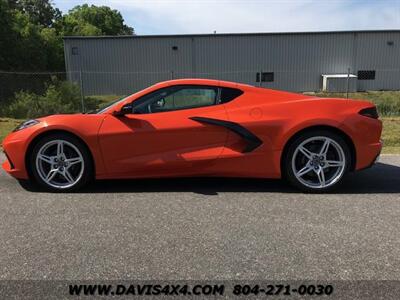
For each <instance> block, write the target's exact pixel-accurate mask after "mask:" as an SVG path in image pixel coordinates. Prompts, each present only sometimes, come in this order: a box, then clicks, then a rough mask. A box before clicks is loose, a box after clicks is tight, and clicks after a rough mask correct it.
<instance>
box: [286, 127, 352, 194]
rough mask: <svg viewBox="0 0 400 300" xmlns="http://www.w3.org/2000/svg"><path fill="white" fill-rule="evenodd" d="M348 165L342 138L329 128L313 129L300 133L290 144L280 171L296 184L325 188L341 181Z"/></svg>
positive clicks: (318, 189) (303, 187) (311, 189)
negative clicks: (282, 168)
mask: <svg viewBox="0 0 400 300" xmlns="http://www.w3.org/2000/svg"><path fill="white" fill-rule="evenodd" d="M350 165H351V155H350V150H349V147H348V145H347V144H346V142H345V140H344V139H343V138H342V137H341V136H340V135H338V134H336V133H334V132H332V131H329V130H315V131H309V132H306V133H304V134H301V135H300V136H299V137H297V138H296V139H295V140H294V141H293V143H291V144H290V145H289V148H288V151H287V154H286V157H285V162H284V168H285V169H284V170H283V171H284V174H286V178H287V179H288V180H289V182H290V183H292V185H294V186H295V187H297V188H299V189H301V190H303V191H306V192H325V191H329V190H331V189H333V188H334V187H336V186H337V185H338V184H339V183H340V182H341V181H342V179H343V176H344V175H345V174H346V173H347V172H348V170H349V167H350Z"/></svg>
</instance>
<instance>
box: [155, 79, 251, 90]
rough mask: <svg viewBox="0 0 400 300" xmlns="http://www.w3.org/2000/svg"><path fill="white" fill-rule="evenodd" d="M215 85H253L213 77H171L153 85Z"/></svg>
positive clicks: (241, 86) (244, 86)
mask: <svg viewBox="0 0 400 300" xmlns="http://www.w3.org/2000/svg"><path fill="white" fill-rule="evenodd" d="M180 84H182V85H190V84H193V85H216V86H224V87H232V88H252V87H253V86H251V85H247V84H241V83H237V82H231V81H223V80H214V79H203V78H183V79H173V80H167V81H162V82H159V83H156V84H155V85H154V86H169V85H180Z"/></svg>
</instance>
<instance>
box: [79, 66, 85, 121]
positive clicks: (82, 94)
mask: <svg viewBox="0 0 400 300" xmlns="http://www.w3.org/2000/svg"><path fill="white" fill-rule="evenodd" d="M79 86H80V90H81V105H82V113H84V112H85V97H84V93H83V79H82V69H80V70H79Z"/></svg>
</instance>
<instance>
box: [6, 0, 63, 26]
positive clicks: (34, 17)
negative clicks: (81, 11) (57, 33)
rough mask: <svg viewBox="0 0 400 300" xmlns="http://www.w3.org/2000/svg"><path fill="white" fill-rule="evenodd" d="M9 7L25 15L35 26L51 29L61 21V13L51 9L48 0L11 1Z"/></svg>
mask: <svg viewBox="0 0 400 300" xmlns="http://www.w3.org/2000/svg"><path fill="white" fill-rule="evenodd" d="M10 2H11V6H12V7H13V8H14V9H16V10H18V11H20V12H22V13H24V14H26V15H27V16H28V18H29V21H30V22H31V23H33V24H35V25H42V26H44V27H51V26H52V25H53V24H54V22H56V21H57V20H59V19H61V11H60V10H59V9H58V8H55V7H53V2H52V1H50V0H11V1H10Z"/></svg>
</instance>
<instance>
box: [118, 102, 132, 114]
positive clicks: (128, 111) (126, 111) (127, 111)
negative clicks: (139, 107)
mask: <svg viewBox="0 0 400 300" xmlns="http://www.w3.org/2000/svg"><path fill="white" fill-rule="evenodd" d="M132 113H133V106H132V104H131V103H128V104H125V105H124V106H122V108H121V110H119V111H114V113H113V115H114V116H125V115H128V114H132Z"/></svg>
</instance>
